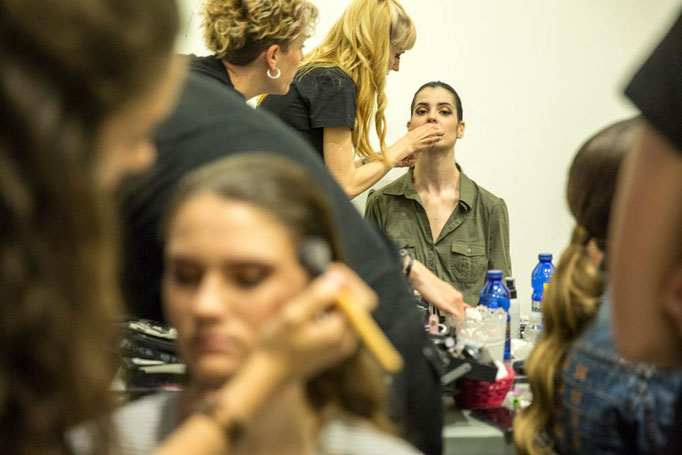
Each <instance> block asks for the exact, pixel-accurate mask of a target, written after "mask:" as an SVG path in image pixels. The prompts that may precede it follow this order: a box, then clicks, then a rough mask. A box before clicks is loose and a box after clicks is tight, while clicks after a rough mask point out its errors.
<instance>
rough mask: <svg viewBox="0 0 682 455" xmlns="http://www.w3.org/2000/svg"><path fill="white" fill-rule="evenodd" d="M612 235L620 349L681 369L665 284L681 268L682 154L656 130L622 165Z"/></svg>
mask: <svg viewBox="0 0 682 455" xmlns="http://www.w3.org/2000/svg"><path fill="white" fill-rule="evenodd" d="M610 238H611V241H612V243H611V251H610V260H611V277H610V278H611V284H612V292H613V315H614V329H615V338H616V343H617V345H618V348H619V350H620V352H621V353H622V354H623V355H624V356H625V357H626V358H628V359H631V360H635V361H646V362H653V361H655V362H656V363H660V364H663V365H673V364H677V365H679V364H682V349H680V346H681V344H680V339H679V338H678V337H677V336H676V334H675V332H674V330H673V328H672V324H671V323H670V321H669V320H668V318H667V317H666V314H665V313H664V311H663V302H662V294H663V289H664V288H665V284H666V280H667V279H668V278H669V277H670V276H671V274H672V272H673V270H674V268H675V267H676V266H677V267H679V265H680V263H682V157H681V155H680V153H679V150H676V149H675V147H674V146H673V145H672V144H671V143H670V142H668V141H667V140H666V139H665V138H664V137H663V136H661V134H660V133H659V132H658V131H657V130H655V129H654V128H653V127H651V126H650V125H647V126H645V127H644V128H643V131H642V134H641V141H640V143H639V144H638V145H637V147H636V148H635V150H634V151H633V152H632V153H631V154H630V155H629V156H628V157H627V158H626V161H625V163H624V165H623V169H622V171H621V177H620V181H619V185H618V190H617V191H616V199H615V203H614V214H613V216H612V219H611V235H610Z"/></svg>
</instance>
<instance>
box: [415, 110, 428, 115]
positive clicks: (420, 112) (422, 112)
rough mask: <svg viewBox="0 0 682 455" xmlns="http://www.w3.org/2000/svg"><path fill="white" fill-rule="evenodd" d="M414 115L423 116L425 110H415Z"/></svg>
mask: <svg viewBox="0 0 682 455" xmlns="http://www.w3.org/2000/svg"><path fill="white" fill-rule="evenodd" d="M415 113H416V114H417V115H424V114H426V109H417V110H416V111H415Z"/></svg>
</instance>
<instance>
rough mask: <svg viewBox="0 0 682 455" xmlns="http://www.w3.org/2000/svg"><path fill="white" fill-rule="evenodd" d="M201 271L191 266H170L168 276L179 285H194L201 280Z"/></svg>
mask: <svg viewBox="0 0 682 455" xmlns="http://www.w3.org/2000/svg"><path fill="white" fill-rule="evenodd" d="M201 275H202V274H201V271H200V270H197V269H193V268H184V267H171V269H170V278H171V280H172V281H173V283H175V284H177V285H180V286H196V285H197V284H198V283H199V282H200V281H201Z"/></svg>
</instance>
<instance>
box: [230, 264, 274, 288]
mask: <svg viewBox="0 0 682 455" xmlns="http://www.w3.org/2000/svg"><path fill="white" fill-rule="evenodd" d="M270 273H271V271H270V269H269V268H263V267H249V268H246V269H242V270H237V271H235V273H234V275H233V279H234V282H235V283H236V284H237V286H239V287H241V288H245V289H248V288H252V287H255V286H258V285H259V284H261V283H262V282H263V281H265V280H266V279H267V278H268V277H269V276H270Z"/></svg>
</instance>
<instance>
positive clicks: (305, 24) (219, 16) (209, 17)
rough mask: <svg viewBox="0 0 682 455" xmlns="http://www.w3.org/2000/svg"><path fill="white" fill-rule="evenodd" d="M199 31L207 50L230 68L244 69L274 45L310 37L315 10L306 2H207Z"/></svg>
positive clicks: (260, 0) (286, 47) (286, 44)
mask: <svg viewBox="0 0 682 455" xmlns="http://www.w3.org/2000/svg"><path fill="white" fill-rule="evenodd" d="M203 16H204V18H203V21H202V27H203V29H204V41H205V42H206V46H207V47H208V48H209V49H210V50H211V51H213V52H214V53H215V54H216V56H217V57H218V58H220V59H221V60H224V61H226V62H228V63H232V64H233V65H247V64H249V63H251V62H252V61H254V60H255V59H256V58H257V57H258V56H259V55H260V54H261V53H262V52H264V51H265V50H267V49H268V48H269V47H270V46H272V45H273V44H277V45H279V46H280V47H281V48H282V50H283V51H284V52H288V50H289V44H291V42H292V41H294V40H296V39H298V38H300V37H301V36H305V37H308V36H310V35H311V34H312V32H313V29H314V27H315V21H316V20H317V7H315V5H313V4H312V3H310V2H309V1H307V0H207V1H206V3H205V4H204V10H203Z"/></svg>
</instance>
